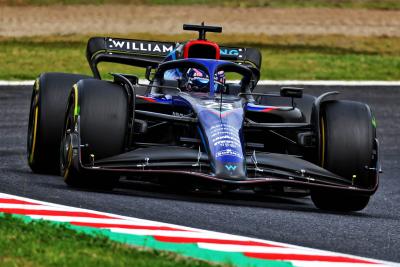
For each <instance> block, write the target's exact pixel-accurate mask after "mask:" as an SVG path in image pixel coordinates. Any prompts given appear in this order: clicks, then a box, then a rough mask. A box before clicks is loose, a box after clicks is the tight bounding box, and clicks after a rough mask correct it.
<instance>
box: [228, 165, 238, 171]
mask: <svg viewBox="0 0 400 267" xmlns="http://www.w3.org/2000/svg"><path fill="white" fill-rule="evenodd" d="M236 167H237V166H235V165H225V168H226V169H227V170H228V171H234V170H236Z"/></svg>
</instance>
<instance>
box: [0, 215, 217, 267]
mask: <svg viewBox="0 0 400 267" xmlns="http://www.w3.org/2000/svg"><path fill="white" fill-rule="evenodd" d="M0 266H4V267H8V266H12V267H15V266H27V267H35V266H41V267H46V266H73V267H79V266H83V267H86V266H135V267H140V266H144V267H148V266H154V267H161V266H162V267H164V266H165V267H167V266H171V267H200V266H204V267H206V266H216V265H215V264H211V263H208V262H205V261H200V260H195V259H190V258H186V257H182V256H179V255H178V254H174V253H169V252H162V251H156V250H149V249H146V250H145V249H139V248H135V247H132V246H128V245H124V244H120V243H117V242H113V241H110V240H109V239H107V238H105V237H102V236H90V235H86V234H82V233H77V232H75V231H74V230H71V229H68V228H67V227H65V226H62V225H55V224H52V223H49V222H44V221H36V222H30V223H25V222H23V221H22V220H21V219H18V218H14V217H12V216H11V215H2V216H1V214H0ZM218 266H220V265H218Z"/></svg>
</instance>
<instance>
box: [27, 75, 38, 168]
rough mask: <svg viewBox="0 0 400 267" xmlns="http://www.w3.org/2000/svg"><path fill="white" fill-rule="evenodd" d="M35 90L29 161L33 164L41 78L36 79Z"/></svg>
mask: <svg viewBox="0 0 400 267" xmlns="http://www.w3.org/2000/svg"><path fill="white" fill-rule="evenodd" d="M34 90H35V91H36V93H35V98H34V99H33V103H32V105H35V111H34V114H35V115H34V118H33V137H32V147H31V150H30V155H29V159H28V161H29V163H30V164H32V163H33V160H34V158H35V147H36V134H37V122H38V116H39V107H38V106H37V104H38V103H37V102H38V99H37V98H38V95H39V78H37V79H36V81H35V86H34Z"/></svg>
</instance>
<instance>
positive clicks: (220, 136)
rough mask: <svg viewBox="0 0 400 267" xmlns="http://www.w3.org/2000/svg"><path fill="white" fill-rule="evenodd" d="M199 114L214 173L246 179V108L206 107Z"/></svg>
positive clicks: (235, 178)
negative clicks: (244, 113) (244, 118)
mask: <svg viewBox="0 0 400 267" xmlns="http://www.w3.org/2000/svg"><path fill="white" fill-rule="evenodd" d="M198 118H199V122H200V125H201V128H202V134H203V142H204V143H205V145H206V147H207V152H208V156H209V159H210V163H211V166H212V168H213V171H214V174H215V175H216V176H217V177H219V178H223V179H234V180H238V179H245V178H246V159H245V156H244V155H245V154H244V146H243V138H242V126H243V109H242V108H231V109H225V110H220V109H219V110H217V109H203V110H201V111H200V112H199V113H198Z"/></svg>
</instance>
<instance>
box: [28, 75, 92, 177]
mask: <svg viewBox="0 0 400 267" xmlns="http://www.w3.org/2000/svg"><path fill="white" fill-rule="evenodd" d="M87 78H90V77H89V76H85V75H78V74H67V73H43V74H41V75H40V76H39V77H38V78H37V80H36V82H35V84H34V86H33V92H32V98H31V106H30V114H29V123H28V140H27V152H28V164H29V166H30V168H31V169H32V171H33V172H35V173H51V174H58V173H59V149H60V141H61V133H62V129H63V122H64V115H65V108H66V106H67V100H68V94H69V92H70V91H71V88H72V85H73V84H75V83H76V82H78V81H79V80H81V79H87Z"/></svg>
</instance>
